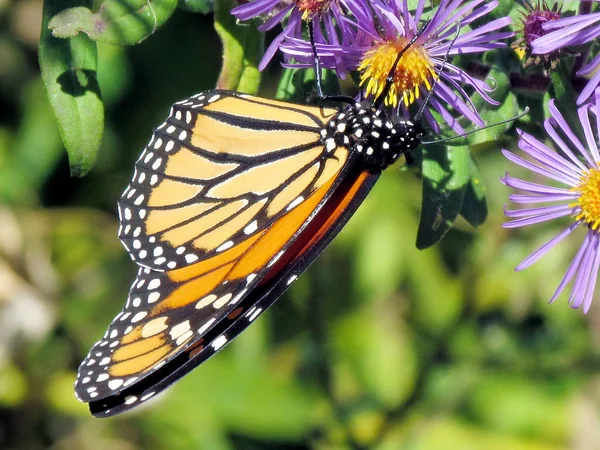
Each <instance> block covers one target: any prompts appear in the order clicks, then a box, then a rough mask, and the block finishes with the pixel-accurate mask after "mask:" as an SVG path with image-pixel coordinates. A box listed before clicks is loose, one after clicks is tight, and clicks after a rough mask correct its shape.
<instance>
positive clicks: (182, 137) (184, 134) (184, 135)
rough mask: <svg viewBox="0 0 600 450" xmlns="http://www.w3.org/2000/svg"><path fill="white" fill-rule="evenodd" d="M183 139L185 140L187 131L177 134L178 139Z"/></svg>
mask: <svg viewBox="0 0 600 450" xmlns="http://www.w3.org/2000/svg"><path fill="white" fill-rule="evenodd" d="M185 138H187V131H185V130H183V131H182V132H181V133H179V139H180V140H182V141H183V140H184V139H185Z"/></svg>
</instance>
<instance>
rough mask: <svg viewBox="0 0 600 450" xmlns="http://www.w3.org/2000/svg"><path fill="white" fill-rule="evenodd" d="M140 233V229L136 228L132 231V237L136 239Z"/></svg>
mask: <svg viewBox="0 0 600 450" xmlns="http://www.w3.org/2000/svg"><path fill="white" fill-rule="evenodd" d="M141 232H142V227H136V228H135V230H133V237H135V238H136V237H138V236H139V235H140V234H141Z"/></svg>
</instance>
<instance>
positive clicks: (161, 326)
mask: <svg viewBox="0 0 600 450" xmlns="http://www.w3.org/2000/svg"><path fill="white" fill-rule="evenodd" d="M167 328H169V327H168V326H167V317H165V316H163V317H157V318H156V319H152V320H151V321H150V322H148V323H147V324H145V325H144V326H143V327H142V337H143V338H148V337H150V336H154V335H155V334H158V333H160V332H162V331H165V330H166V329H167Z"/></svg>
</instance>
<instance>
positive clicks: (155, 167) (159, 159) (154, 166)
mask: <svg viewBox="0 0 600 450" xmlns="http://www.w3.org/2000/svg"><path fill="white" fill-rule="evenodd" d="M161 164H162V158H156V161H154V162H153V163H152V169H153V170H157V169H158V168H159V167H160V165H161Z"/></svg>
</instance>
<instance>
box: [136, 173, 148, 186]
mask: <svg viewBox="0 0 600 450" xmlns="http://www.w3.org/2000/svg"><path fill="white" fill-rule="evenodd" d="M145 179H146V174H145V173H144V172H142V173H140V174H139V175H138V177H137V182H138V183H140V184H142V183H143V182H144V180H145Z"/></svg>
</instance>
